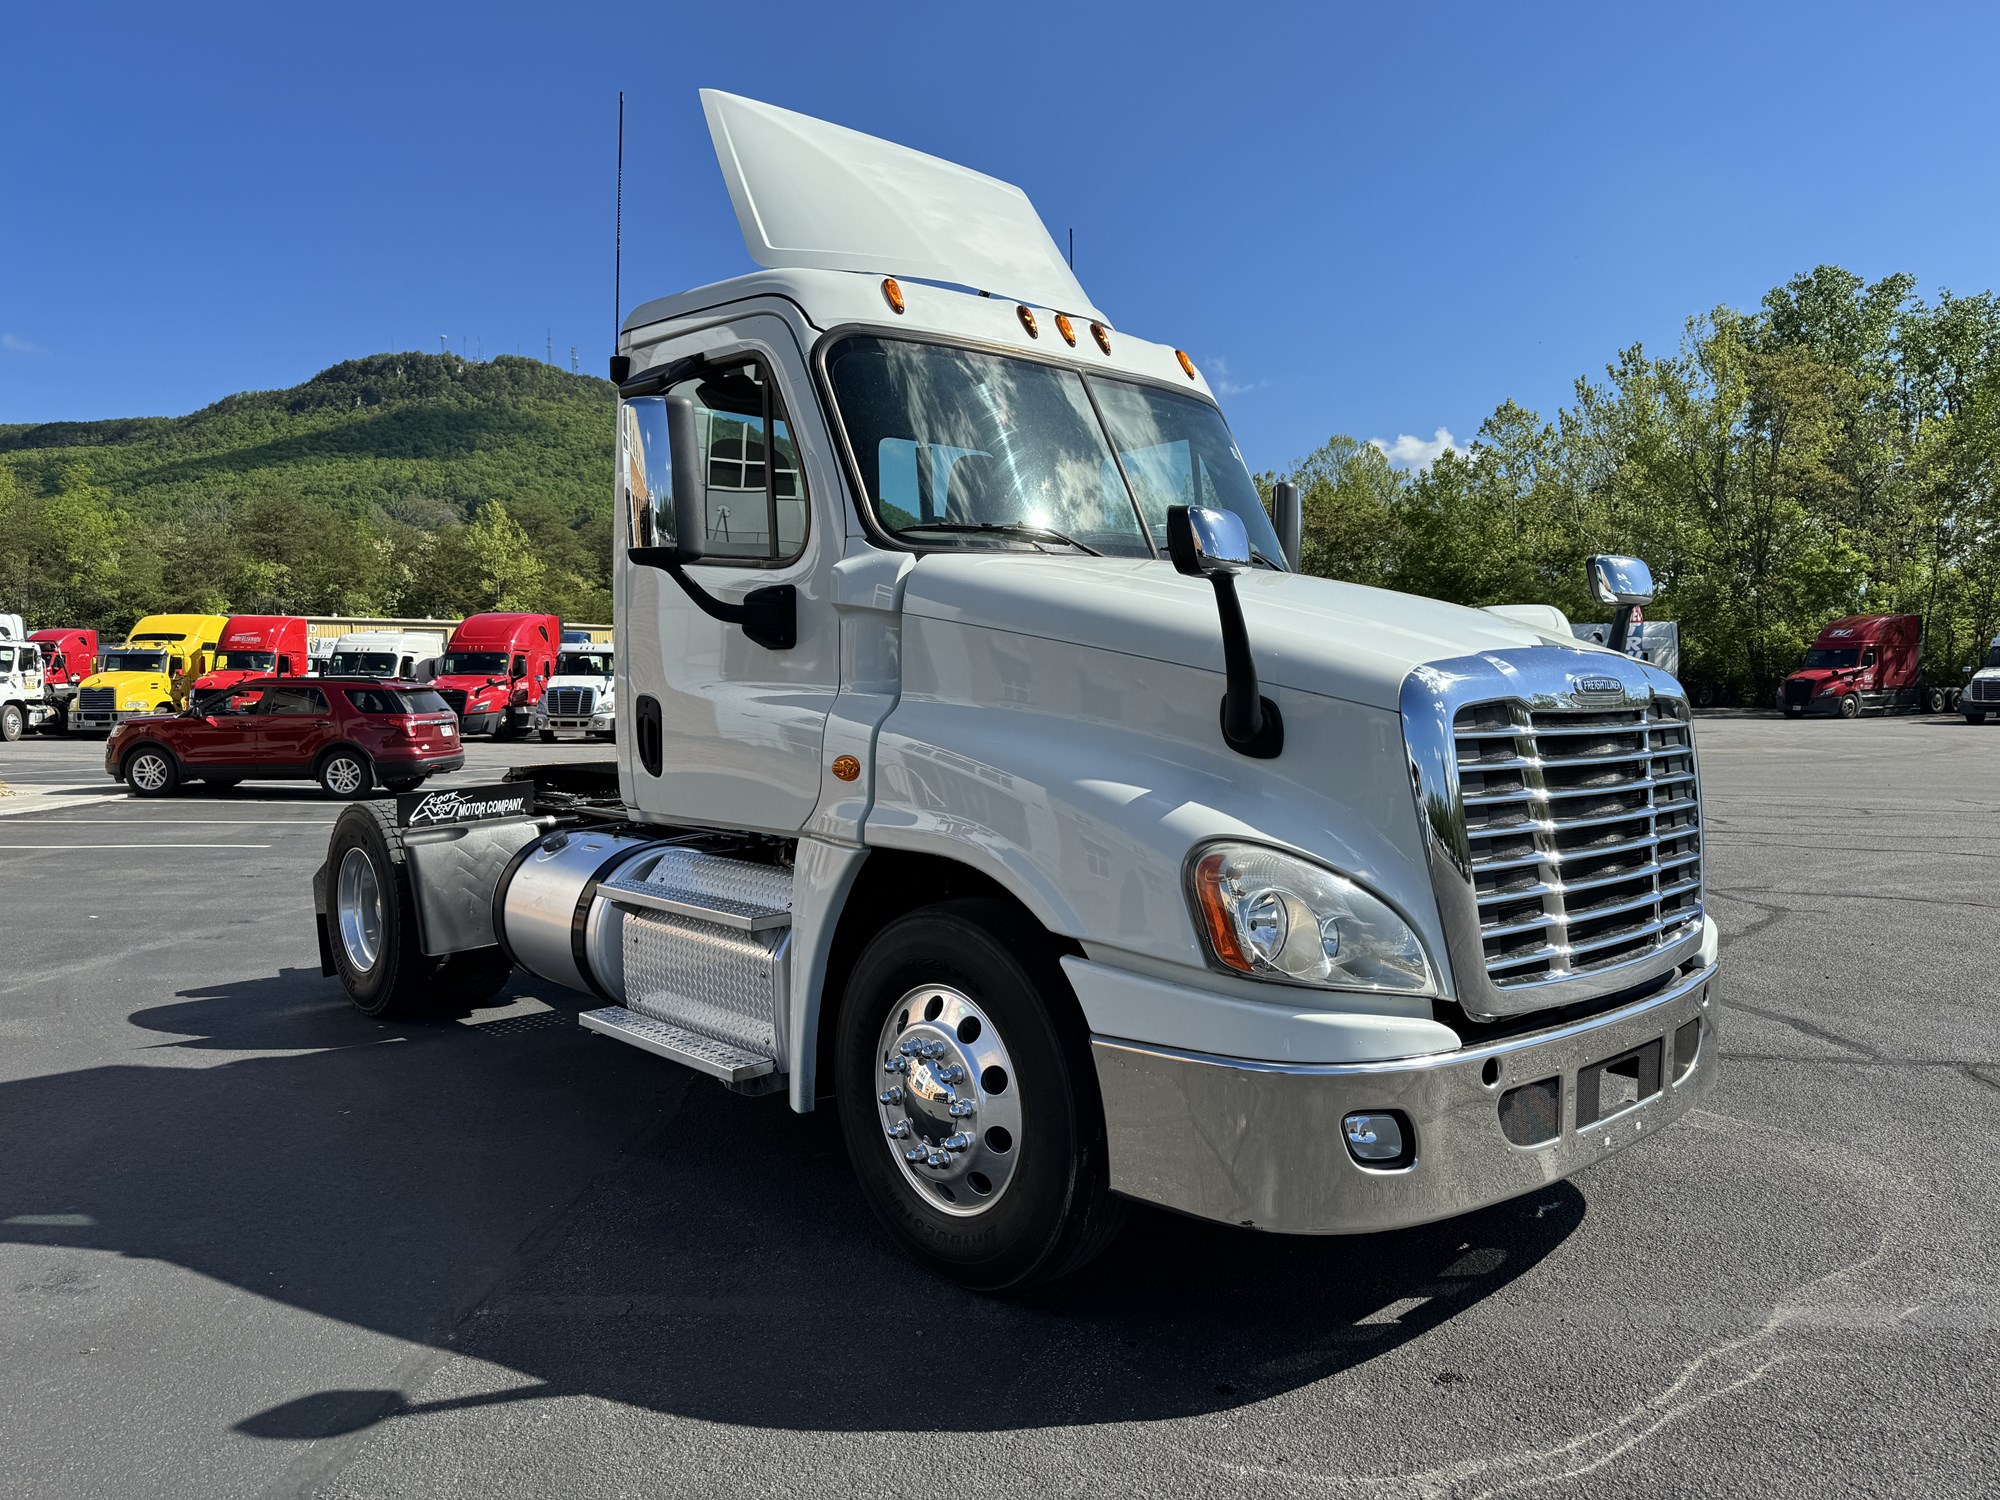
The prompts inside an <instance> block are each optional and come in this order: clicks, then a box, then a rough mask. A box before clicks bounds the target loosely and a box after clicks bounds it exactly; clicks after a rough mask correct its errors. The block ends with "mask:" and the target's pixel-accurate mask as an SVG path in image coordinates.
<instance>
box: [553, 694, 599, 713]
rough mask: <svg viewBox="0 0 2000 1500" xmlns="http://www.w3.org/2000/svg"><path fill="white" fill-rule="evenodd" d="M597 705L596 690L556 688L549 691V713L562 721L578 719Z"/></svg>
mask: <svg viewBox="0 0 2000 1500" xmlns="http://www.w3.org/2000/svg"><path fill="white" fill-rule="evenodd" d="M596 703H597V689H596V688H580V687H556V688H550V689H549V712H550V713H551V714H554V715H555V716H556V717H557V718H560V719H577V718H582V717H583V716H584V715H585V714H588V713H589V712H590V711H591V709H592V708H593V707H595V706H596Z"/></svg>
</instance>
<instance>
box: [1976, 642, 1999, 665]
mask: <svg viewBox="0 0 2000 1500" xmlns="http://www.w3.org/2000/svg"><path fill="white" fill-rule="evenodd" d="M1992 667H2000V645H1996V646H1988V647H1987V648H1986V660H1985V661H1983V662H1981V663H1980V664H1979V669H1980V670H1981V671H1982V672H1983V671H1986V670H1988V669H1989V668H1992Z"/></svg>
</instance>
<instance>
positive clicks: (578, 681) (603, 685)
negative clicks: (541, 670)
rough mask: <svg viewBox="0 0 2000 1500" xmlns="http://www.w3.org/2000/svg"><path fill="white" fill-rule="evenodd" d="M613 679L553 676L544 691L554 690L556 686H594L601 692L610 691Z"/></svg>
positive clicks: (593, 687)
mask: <svg viewBox="0 0 2000 1500" xmlns="http://www.w3.org/2000/svg"><path fill="white" fill-rule="evenodd" d="M613 680H614V679H612V678H610V677H574V676H571V677H551V678H550V679H549V681H548V686H547V688H546V689H544V691H553V690H554V689H556V688H592V689H594V690H595V691H597V692H600V693H608V692H610V691H611V684H612V682H613Z"/></svg>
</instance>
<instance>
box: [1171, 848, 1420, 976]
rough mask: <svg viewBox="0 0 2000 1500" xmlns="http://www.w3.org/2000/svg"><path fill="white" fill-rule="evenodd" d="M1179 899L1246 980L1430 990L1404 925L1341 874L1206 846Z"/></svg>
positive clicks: (1218, 953) (1263, 852)
mask: <svg viewBox="0 0 2000 1500" xmlns="http://www.w3.org/2000/svg"><path fill="white" fill-rule="evenodd" d="M1188 877H1189V881H1188V883H1189V887H1190V889H1189V899H1190V901H1191V903H1192V904H1193V906H1194V909H1195V914H1196V918H1197V925H1198V926H1199V927H1200V928H1201V930H1202V934H1203V936H1204V937H1205V938H1206V939H1207V941H1208V951H1209V952H1210V953H1211V954H1212V955H1213V956H1214V958H1215V960H1216V962H1217V963H1219V964H1221V965H1222V967H1224V968H1226V969H1232V970H1234V971H1235V972H1237V973H1239V974H1247V975H1249V976H1250V977H1251V978H1253V979H1277V980H1289V981H1291V982H1292V983H1294V984H1310V985H1317V986H1320V987H1322V988H1325V989H1348V990H1395V991H1398V992H1401V993H1404V994H1427V993H1435V992H1436V987H1437V981H1436V979H1435V977H1434V976H1433V974H1432V972H1431V964H1430V959H1429V957H1428V956H1427V955H1426V954H1425V952H1424V945H1423V943H1422V942H1421V941H1420V940H1419V939H1418V937H1417V935H1416V933H1414V932H1412V931H1411V930H1410V924H1409V923H1407V922H1405V921H1404V920H1403V919H1402V918H1401V917H1399V916H1397V915H1396V913H1395V912H1394V911H1392V910H1391V909H1390V907H1389V905H1388V903H1387V902H1385V901H1383V900H1382V899H1381V898H1380V897H1378V896H1375V895H1373V894H1371V893H1370V892H1368V891H1366V890H1364V889H1363V888H1362V887H1361V886H1359V885H1357V884H1356V883H1355V882H1354V881H1352V880H1350V879H1348V878H1347V877H1346V876H1345V875H1341V874H1337V873H1336V872H1334V871H1332V870H1329V869H1327V868H1325V867H1324V866H1322V865H1316V864H1313V863H1311V862H1310V861H1307V860H1303V859H1300V858H1298V857H1297V856H1296V855H1291V854H1282V853H1280V852H1279V851H1278V850H1276V849H1266V848H1263V847H1261V846H1259V845H1256V844H1233V843H1232V844H1211V845H1210V846H1208V847H1207V848H1206V849H1204V850H1202V851H1201V852H1200V853H1199V854H1198V856H1197V857H1196V859H1195V860H1194V862H1193V863H1192V864H1191V865H1190V866H1189V867H1188Z"/></svg>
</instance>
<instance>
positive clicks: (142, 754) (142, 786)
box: [125, 745, 181, 797]
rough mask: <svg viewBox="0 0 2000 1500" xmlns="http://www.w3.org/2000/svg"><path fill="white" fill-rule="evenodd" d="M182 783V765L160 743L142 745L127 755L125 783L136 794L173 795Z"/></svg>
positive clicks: (144, 795)
mask: <svg viewBox="0 0 2000 1500" xmlns="http://www.w3.org/2000/svg"><path fill="white" fill-rule="evenodd" d="M180 784H181V768H180V765H179V764H178V763H177V762H176V761H175V760H174V757H173V754H172V753H171V752H170V751H167V750H163V749H161V748H160V747H159V746H158V745H141V746H140V747H139V748H138V749H137V750H134V751H133V752H132V753H131V754H130V755H128V756H126V757H125V785H127V786H128V787H130V788H131V789H132V791H133V794H134V795H135V796H140V797H171V796H172V795H173V794H174V792H175V790H176V789H177V788H178V787H179V786H180Z"/></svg>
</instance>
